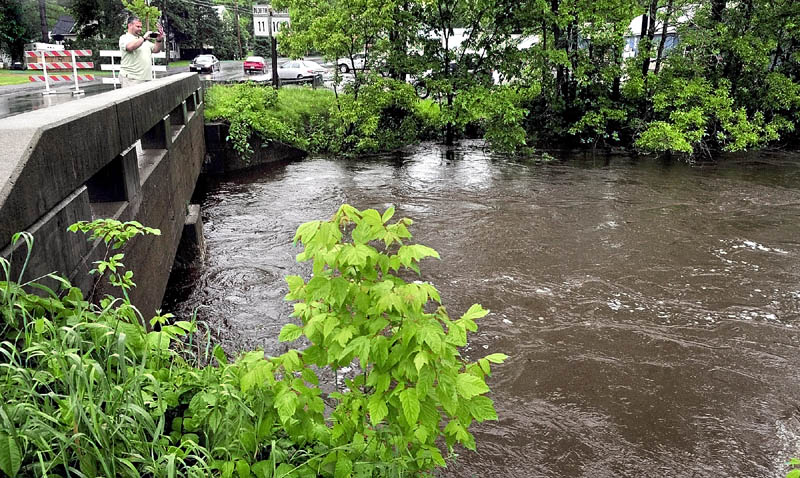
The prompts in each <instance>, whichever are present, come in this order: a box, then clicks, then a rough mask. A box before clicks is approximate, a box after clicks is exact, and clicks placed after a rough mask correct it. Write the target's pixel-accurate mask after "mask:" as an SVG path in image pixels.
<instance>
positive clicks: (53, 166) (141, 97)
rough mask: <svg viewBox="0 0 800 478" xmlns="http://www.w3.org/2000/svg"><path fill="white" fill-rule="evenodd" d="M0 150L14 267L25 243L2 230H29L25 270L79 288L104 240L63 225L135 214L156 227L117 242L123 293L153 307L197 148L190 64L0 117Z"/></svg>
mask: <svg viewBox="0 0 800 478" xmlns="http://www.w3.org/2000/svg"><path fill="white" fill-rule="evenodd" d="M137 141H141V151H140V152H139V153H137V148H136V147H135V144H136V143H137ZM0 151H2V153H0V255H2V256H3V257H6V258H10V259H11V261H12V266H14V269H16V270H17V271H18V270H19V267H20V266H21V264H22V260H24V258H25V253H26V252H27V251H26V248H25V246H24V244H23V245H19V244H18V245H17V246H16V247H14V248H12V246H11V244H10V241H11V236H12V235H13V234H14V233H16V232H18V231H29V232H31V233H32V234H33V236H34V241H35V242H34V247H33V255H32V256H31V258H30V262H29V265H28V268H27V271H26V273H25V277H26V278H28V279H31V278H35V277H39V276H42V275H44V274H47V273H49V272H58V273H60V274H62V275H64V276H66V277H68V278H69V279H70V280H71V281H72V282H73V284H74V285H77V286H79V287H81V288H82V289H84V291H89V290H91V289H92V287H93V279H92V278H91V277H90V276H89V275H88V271H89V270H90V269H91V268H92V262H93V261H95V260H98V259H99V258H102V256H103V253H104V252H105V245H101V244H99V243H90V242H88V241H87V240H86V237H85V236H83V235H82V234H74V233H70V232H68V231H67V227H68V226H69V225H70V224H72V223H74V222H76V221H79V220H93V219H97V218H104V217H111V218H116V219H119V220H121V221H129V220H136V221H139V222H141V223H142V224H144V225H146V226H150V227H156V228H159V229H161V236H147V237H142V236H138V237H136V238H135V239H133V241H131V243H130V244H129V245H128V246H127V247H126V249H125V251H124V252H125V254H126V256H125V260H124V261H123V262H124V263H125V265H126V267H127V269H128V270H133V271H134V272H135V276H134V281H135V282H136V283H137V285H138V286H137V288H136V289H135V290H134V291H133V293H132V295H131V297H132V300H133V302H134V304H135V305H137V306H138V307H139V309H140V310H141V311H142V313H143V314H144V315H145V317H148V316H149V315H150V314H152V313H153V311H154V310H155V309H157V308H159V307H160V304H161V300H162V298H163V294H164V290H165V288H166V284H167V279H168V277H169V271H170V268H171V266H172V262H173V259H174V257H175V252H176V250H177V247H178V243H179V241H180V237H181V233H182V231H183V226H184V223H185V220H186V215H187V211H188V203H189V201H190V199H191V196H192V192H193V190H194V187H195V184H196V182H197V177H198V175H199V173H200V170H201V167H202V164H203V160H204V157H205V139H204V136H203V103H202V90H201V85H200V81H199V79H198V76H197V75H196V74H194V73H183V74H179V75H174V76H170V77H167V78H162V79H160V80H155V81H152V82H148V83H146V84H142V85H137V86H135V87H132V88H125V89H120V90H115V91H110V92H107V93H103V94H99V95H96V96H92V97H87V98H83V99H80V100H79V101H72V102H67V103H63V104H60V105H56V106H53V107H50V108H45V109H41V110H37V111H33V112H30V113H25V114H21V115H17V116H12V117H8V118H4V119H0ZM3 279H4V278H0V280H3Z"/></svg>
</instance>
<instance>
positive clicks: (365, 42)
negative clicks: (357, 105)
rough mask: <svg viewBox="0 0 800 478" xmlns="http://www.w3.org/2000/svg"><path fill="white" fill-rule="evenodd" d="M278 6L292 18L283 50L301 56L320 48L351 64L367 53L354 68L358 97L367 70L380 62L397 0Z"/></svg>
mask: <svg viewBox="0 0 800 478" xmlns="http://www.w3.org/2000/svg"><path fill="white" fill-rule="evenodd" d="M275 7H276V8H279V9H281V8H288V10H289V15H290V17H291V19H292V22H291V24H290V26H289V27H288V28H287V29H284V30H282V31H281V33H280V35H279V38H280V41H279V45H280V49H281V51H282V52H284V53H286V54H288V55H290V56H293V57H302V56H304V55H306V54H307V53H308V52H309V51H317V52H319V53H321V54H322V55H323V56H324V57H325V58H326V59H327V60H330V61H335V60H336V59H337V58H341V57H344V58H349V59H350V64H351V65H353V64H354V62H353V58H354V56H355V55H356V54H358V53H363V54H364V55H365V62H364V68H362V69H360V71H355V73H356V76H355V82H354V83H353V85H352V91H353V96H354V98H355V99H356V100H357V99H358V94H359V89H360V87H361V84H362V83H363V82H364V81H365V70H367V69H369V68H371V67H375V66H376V65H378V59H377V58H376V56H377V55H378V54H379V52H380V51H381V46H382V45H381V43H382V42H384V41H385V39H386V38H387V37H388V34H389V31H390V30H391V28H392V26H393V24H394V23H393V20H394V19H393V16H392V13H393V12H394V10H395V7H396V5H395V2H394V0H353V1H342V0H327V1H314V2H310V1H306V0H280V1H278V2H276V3H275ZM384 47H385V46H384Z"/></svg>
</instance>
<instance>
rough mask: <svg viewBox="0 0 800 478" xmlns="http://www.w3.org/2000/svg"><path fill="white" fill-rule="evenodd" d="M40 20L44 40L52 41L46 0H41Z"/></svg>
mask: <svg viewBox="0 0 800 478" xmlns="http://www.w3.org/2000/svg"><path fill="white" fill-rule="evenodd" d="M39 20H40V22H41V25H42V42H44V43H48V42H49V41H50V34H49V33H48V31H47V4H46V3H45V0H39Z"/></svg>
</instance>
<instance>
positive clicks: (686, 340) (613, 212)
mask: <svg viewBox="0 0 800 478" xmlns="http://www.w3.org/2000/svg"><path fill="white" fill-rule="evenodd" d="M344 202H347V203H350V204H352V205H354V206H355V207H358V208H361V209H363V208H377V209H379V210H381V211H382V210H384V209H386V208H388V207H389V206H391V205H394V206H395V207H396V208H397V214H396V215H395V217H400V216H401V215H402V216H407V217H410V218H412V219H413V220H414V221H415V224H414V226H413V227H412V229H411V232H412V233H413V234H414V239H415V240H416V241H417V242H419V243H422V244H426V245H429V246H431V247H433V248H435V249H436V250H438V251H439V253H440V254H441V257H442V260H441V261H436V260H428V261H427V262H424V263H423V265H422V271H423V279H424V280H428V281H431V282H432V283H433V284H434V285H435V286H436V287H437V288H438V289H439V291H440V292H441V295H442V301H443V303H444V304H445V305H446V306H447V308H448V311H449V312H450V315H451V316H459V315H461V313H463V312H464V311H465V310H466V309H467V308H468V307H469V306H470V305H471V304H472V303H474V302H479V303H481V304H482V305H483V306H485V307H487V308H489V309H491V311H492V313H491V314H490V315H488V316H487V317H485V318H484V319H482V322H481V323H480V324H479V325H480V326H481V328H480V330H479V331H478V333H477V334H474V335H473V336H472V337H471V340H470V343H469V346H468V348H467V350H466V352H465V353H466V355H467V356H468V357H470V358H472V359H475V358H479V357H481V356H483V355H485V354H488V353H493V352H505V353H507V354H508V355H510V356H511V358H510V359H509V360H508V361H507V362H506V363H505V364H504V365H502V366H499V367H497V368H496V372H495V374H494V375H493V377H492V378H490V379H489V384H490V386H491V387H492V398H493V399H494V400H495V403H496V407H497V411H498V415H499V421H498V422H489V423H485V424H481V425H479V426H476V427H475V428H474V429H473V431H474V432H475V435H476V439H477V443H478V452H477V453H469V452H465V451H464V450H461V451H460V456H459V457H458V458H457V461H455V462H453V463H451V464H450V466H449V467H448V468H447V469H446V470H444V471H442V472H440V473H438V476H441V477H452V478H455V477H458V478H466V477H481V478H488V477H501V478H502V477H525V478H527V477H566V476H579V477H593V478H596V477H644V476H668V477H706V476H709V477H710V476H715V477H716V476H732V477H777V476H782V474H783V473H785V472H786V466H785V462H786V461H787V459H788V458H789V457H790V456H797V455H800V373H799V372H798V371H800V268H799V267H798V266H800V156H794V157H792V156H787V155H762V156H759V157H749V158H747V159H735V158H731V159H728V160H726V161H724V162H722V163H720V164H715V165H703V166H690V165H687V164H684V163H677V162H661V161H655V160H645V159H638V160H635V159H631V158H625V157H611V158H605V157H602V158H599V159H591V158H586V157H580V158H570V159H568V160H557V161H551V162H547V163H541V162H536V161H535V160H534V159H522V160H520V159H512V158H505V157H502V156H493V155H491V154H488V153H485V152H484V151H482V150H481V149H480V148H479V147H477V145H471V144H467V145H462V146H461V147H459V148H457V149H456V150H455V151H451V154H447V153H446V151H445V149H444V148H443V147H440V146H437V145H421V146H418V147H415V148H413V149H410V150H408V151H406V152H404V153H398V154H393V155H387V156H380V157H372V158H365V159H360V160H330V159H309V160H306V161H303V162H298V163H291V164H283V165H279V166H275V167H271V168H268V169H262V170H259V171H255V172H248V173H245V174H238V175H235V176H229V177H226V178H222V179H217V180H214V181H213V182H211V183H209V184H208V185H207V193H206V195H205V197H204V199H203V202H202V207H203V220H204V222H205V229H204V230H205V237H206V241H207V257H206V261H205V264H204V265H203V266H202V267H200V268H199V269H197V270H196V271H194V272H193V277H189V278H184V279H183V282H182V283H181V282H180V281H178V282H176V283H174V285H175V292H174V293H173V296H172V297H169V298H168V299H167V302H166V306H167V307H168V308H169V309H175V310H177V312H178V313H180V314H190V313H191V310H192V309H194V308H196V307H200V309H199V312H198V314H199V317H200V318H201V320H203V321H205V322H206V323H207V324H208V325H209V326H210V328H211V329H212V330H213V333H214V337H215V339H216V340H218V341H219V342H220V343H222V344H223V346H224V347H225V349H226V350H227V351H228V352H231V353H235V352H236V351H241V350H245V349H251V348H254V347H263V348H264V349H265V350H266V351H267V352H268V353H272V354H277V353H280V352H282V351H283V350H284V347H285V345H283V344H279V343H278V342H277V336H278V331H279V330H280V328H281V327H282V325H283V324H284V323H286V322H287V321H289V314H290V312H291V307H290V306H289V305H288V304H286V303H284V302H283V299H282V297H283V295H284V294H285V293H286V291H287V288H286V285H285V283H284V282H283V276H285V275H287V274H301V275H304V276H305V277H308V275H309V272H310V271H309V270H308V268H307V267H306V266H305V265H302V266H301V265H298V264H296V263H295V261H294V257H295V254H297V252H299V251H298V249H295V248H293V247H292V245H291V239H292V237H293V235H294V232H295V229H296V228H297V226H299V225H300V224H301V223H303V222H305V221H309V220H314V219H326V218H328V217H330V216H331V215H332V214H333V213H334V212H335V211H336V209H337V208H338V207H339V206H340V205H341V204H342V203H344Z"/></svg>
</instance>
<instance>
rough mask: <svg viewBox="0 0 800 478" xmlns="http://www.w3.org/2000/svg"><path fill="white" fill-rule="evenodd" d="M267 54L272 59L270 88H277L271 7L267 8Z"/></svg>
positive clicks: (275, 45)
mask: <svg viewBox="0 0 800 478" xmlns="http://www.w3.org/2000/svg"><path fill="white" fill-rule="evenodd" d="M267 28H268V29H269V54H270V56H271V57H272V87H273V88H278V87H279V86H280V85H279V84H278V42H277V40H275V37H274V36H273V35H272V7H269V25H268V26H267Z"/></svg>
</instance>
